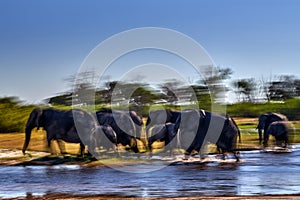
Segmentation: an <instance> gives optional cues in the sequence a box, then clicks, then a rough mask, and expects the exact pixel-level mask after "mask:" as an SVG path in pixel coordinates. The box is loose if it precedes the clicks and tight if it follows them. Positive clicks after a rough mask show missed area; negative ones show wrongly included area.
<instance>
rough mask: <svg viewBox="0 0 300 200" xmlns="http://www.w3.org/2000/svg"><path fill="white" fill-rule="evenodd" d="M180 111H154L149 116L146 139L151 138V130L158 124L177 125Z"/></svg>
mask: <svg viewBox="0 0 300 200" xmlns="http://www.w3.org/2000/svg"><path fill="white" fill-rule="evenodd" d="M179 115H180V111H176V110H171V109H165V110H154V111H151V112H150V113H149V114H148V117H147V121H146V138H149V129H150V128H151V127H152V126H154V125H156V124H166V123H175V122H176V120H177V118H178V116H179Z"/></svg>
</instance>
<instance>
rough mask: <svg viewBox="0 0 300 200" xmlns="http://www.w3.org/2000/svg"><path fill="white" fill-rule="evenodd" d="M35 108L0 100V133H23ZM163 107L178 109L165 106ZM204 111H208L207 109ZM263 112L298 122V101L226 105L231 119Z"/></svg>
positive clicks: (144, 112) (144, 110)
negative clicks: (276, 113)
mask: <svg viewBox="0 0 300 200" xmlns="http://www.w3.org/2000/svg"><path fill="white" fill-rule="evenodd" d="M36 107H38V106H37V105H24V104H22V102H21V101H19V100H18V98H16V97H5V98H0V133H12V132H24V129H25V124H26V122H27V119H28V116H29V114H30V112H31V111H32V110H33V109H34V108H36ZM43 107H44V106H43ZM165 107H168V108H173V109H179V108H180V107H178V106H177V107H176V106H166V105H165ZM55 108H60V109H71V106H61V105H55ZM99 108H100V107H99ZM148 108H149V107H141V108H137V107H136V111H138V112H139V114H141V115H143V116H147V113H148V111H149V109H148ZM157 108H158V109H159V108H161V106H159V105H158V106H157ZM204 109H207V110H209V108H204ZM265 112H280V113H283V114H285V115H286V116H287V117H288V118H289V119H290V120H300V99H298V98H295V99H289V100H286V101H285V102H268V103H235V104H231V105H227V114H229V115H230V116H232V117H258V116H259V115H260V114H262V113H265Z"/></svg>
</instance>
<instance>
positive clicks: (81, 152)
mask: <svg viewBox="0 0 300 200" xmlns="http://www.w3.org/2000/svg"><path fill="white" fill-rule="evenodd" d="M84 150H85V145H84V144H82V143H80V151H79V156H81V157H83V156H84Z"/></svg>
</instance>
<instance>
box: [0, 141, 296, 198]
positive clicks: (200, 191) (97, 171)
mask: <svg viewBox="0 0 300 200" xmlns="http://www.w3.org/2000/svg"><path fill="white" fill-rule="evenodd" d="M241 157H242V162H240V163H233V162H228V163H226V162H211V163H206V164H200V165H175V166H168V167H165V168H163V169H161V170H158V171H154V172H150V173H137V174H135V173H125V172H121V171H117V170H114V169H111V168H108V167H105V166H98V167H82V166H78V165H56V166H26V167H22V166H0V198H12V197H21V196H26V194H27V193H31V194H33V195H43V194H46V193H70V194H106V195H120V196H132V197H174V196H176V197H178V196H182V197H183V196H199V195H205V196H212V195H246V196H247V195H266V194H299V193H300V146H296V147H295V149H294V150H293V152H291V153H277V154H276V153H261V152H259V151H252V152H250V151H249V152H242V154H241ZM142 167H144V166H143V165H136V168H137V169H139V168H142Z"/></svg>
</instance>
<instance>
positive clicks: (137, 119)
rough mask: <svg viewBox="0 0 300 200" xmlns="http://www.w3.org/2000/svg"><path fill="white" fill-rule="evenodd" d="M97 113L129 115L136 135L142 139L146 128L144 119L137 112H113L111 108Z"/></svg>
mask: <svg viewBox="0 0 300 200" xmlns="http://www.w3.org/2000/svg"><path fill="white" fill-rule="evenodd" d="M97 112H102V113H113V114H115V115H116V114H121V113H123V115H126V114H128V113H129V115H130V117H131V119H132V121H133V123H134V126H135V135H136V137H137V138H142V128H143V126H144V124H143V120H142V117H141V116H140V115H138V114H137V113H136V112H135V111H132V110H130V111H126V110H112V109H110V108H102V109H100V110H98V111H97Z"/></svg>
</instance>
